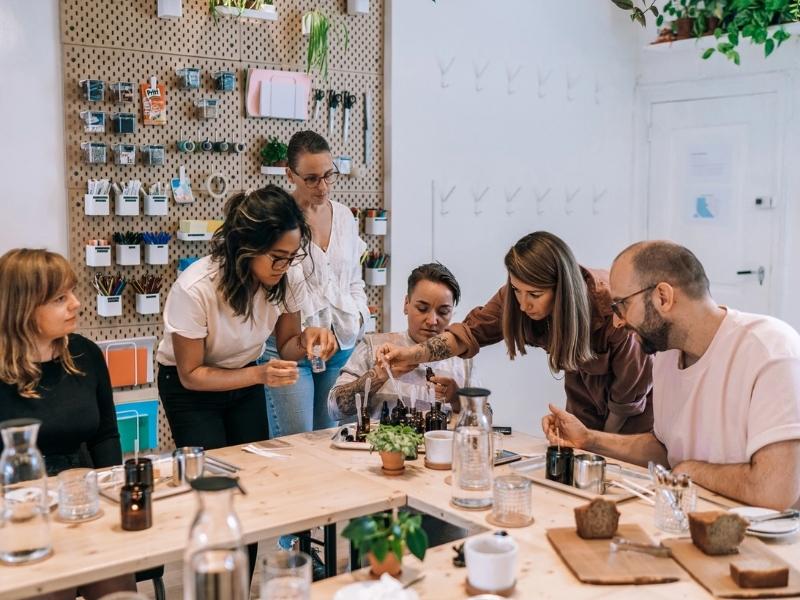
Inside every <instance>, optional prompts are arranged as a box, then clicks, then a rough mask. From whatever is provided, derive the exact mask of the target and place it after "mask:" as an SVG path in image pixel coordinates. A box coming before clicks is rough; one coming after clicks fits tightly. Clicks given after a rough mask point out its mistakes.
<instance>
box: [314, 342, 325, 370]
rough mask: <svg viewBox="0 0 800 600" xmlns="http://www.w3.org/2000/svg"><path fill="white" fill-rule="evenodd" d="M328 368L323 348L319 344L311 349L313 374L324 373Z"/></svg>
mask: <svg viewBox="0 0 800 600" xmlns="http://www.w3.org/2000/svg"><path fill="white" fill-rule="evenodd" d="M326 368H327V367H326V365H325V359H324V358H322V346H320V345H319V344H317V345H315V346H313V347H312V348H311V372H312V373H322V372H324V371H325V369H326Z"/></svg>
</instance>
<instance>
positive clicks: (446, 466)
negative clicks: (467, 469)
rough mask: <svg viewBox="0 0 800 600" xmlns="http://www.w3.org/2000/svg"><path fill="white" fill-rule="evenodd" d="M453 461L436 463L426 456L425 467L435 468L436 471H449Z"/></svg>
mask: <svg viewBox="0 0 800 600" xmlns="http://www.w3.org/2000/svg"><path fill="white" fill-rule="evenodd" d="M452 466H453V465H452V464H451V463H435V462H430V461H429V460H428V459H427V458H425V467H426V468H428V469H433V470H434V471H449V470H450V469H451V468H452Z"/></svg>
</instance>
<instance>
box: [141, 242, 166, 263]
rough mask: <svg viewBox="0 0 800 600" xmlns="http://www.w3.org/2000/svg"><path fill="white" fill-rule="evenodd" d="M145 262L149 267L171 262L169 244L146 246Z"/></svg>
mask: <svg viewBox="0 0 800 600" xmlns="http://www.w3.org/2000/svg"><path fill="white" fill-rule="evenodd" d="M144 262H145V263H147V264H148V265H166V264H167V263H168V262H169V244H145V245H144Z"/></svg>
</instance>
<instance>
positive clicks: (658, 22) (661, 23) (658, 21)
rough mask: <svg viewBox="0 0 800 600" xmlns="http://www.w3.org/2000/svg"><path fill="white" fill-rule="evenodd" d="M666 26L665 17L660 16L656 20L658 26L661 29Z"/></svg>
mask: <svg viewBox="0 0 800 600" xmlns="http://www.w3.org/2000/svg"><path fill="white" fill-rule="evenodd" d="M663 24H664V15H658V17H657V18H656V25H658V26H659V27H661V26H662V25H663Z"/></svg>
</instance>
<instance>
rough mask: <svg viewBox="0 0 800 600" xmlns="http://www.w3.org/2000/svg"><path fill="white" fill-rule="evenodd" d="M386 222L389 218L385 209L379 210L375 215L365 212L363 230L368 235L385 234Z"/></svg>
mask: <svg viewBox="0 0 800 600" xmlns="http://www.w3.org/2000/svg"><path fill="white" fill-rule="evenodd" d="M388 224H389V218H388V217H387V216H386V211H379V212H378V214H377V215H375V216H370V213H367V217H366V219H364V231H365V233H367V234H369V235H386V230H387V229H388Z"/></svg>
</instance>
